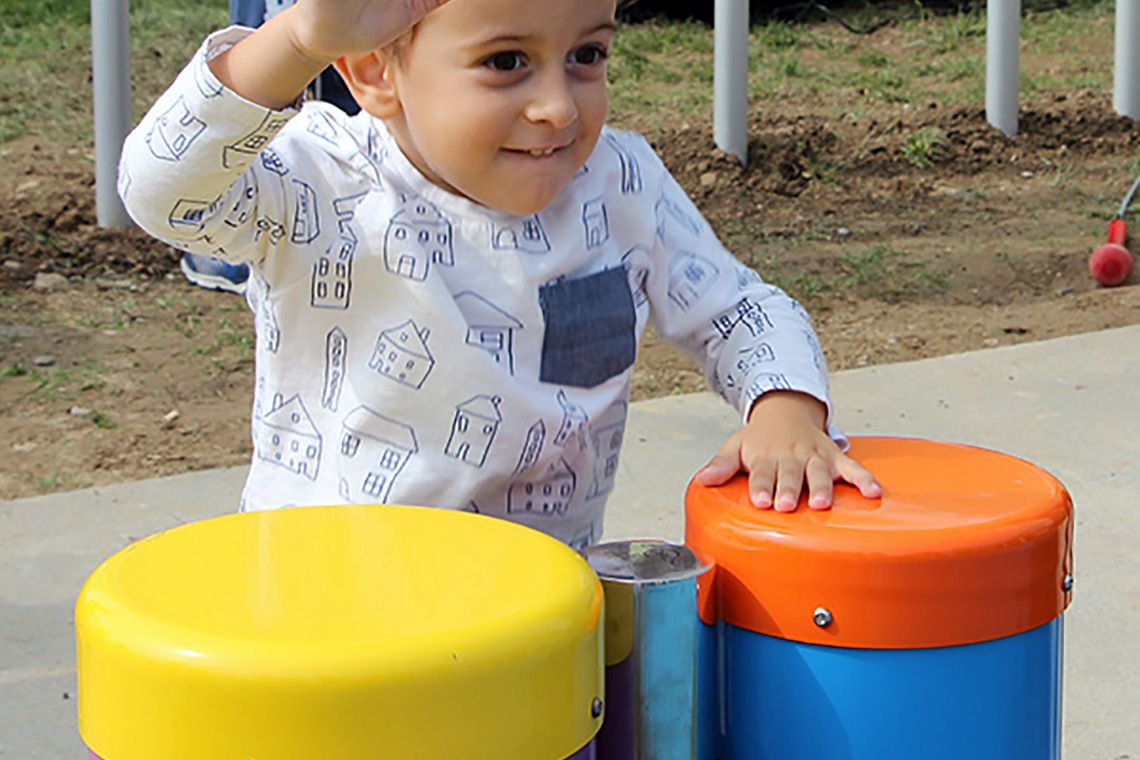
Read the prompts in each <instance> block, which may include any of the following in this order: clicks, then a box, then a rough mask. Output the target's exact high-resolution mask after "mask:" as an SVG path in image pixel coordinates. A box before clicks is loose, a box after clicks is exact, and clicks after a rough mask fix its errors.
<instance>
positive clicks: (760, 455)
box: [697, 391, 882, 512]
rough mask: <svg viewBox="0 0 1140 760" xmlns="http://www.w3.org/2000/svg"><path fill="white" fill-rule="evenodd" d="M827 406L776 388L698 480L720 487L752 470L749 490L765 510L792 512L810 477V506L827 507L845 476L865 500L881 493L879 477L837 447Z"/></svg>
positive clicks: (749, 478)
mask: <svg viewBox="0 0 1140 760" xmlns="http://www.w3.org/2000/svg"><path fill="white" fill-rule="evenodd" d="M826 414H827V409H826V407H825V406H824V405H823V403H821V402H820V401H819V400H817V399H815V398H813V397H811V396H808V395H806V394H803V393H796V392H789V391H776V392H771V393H766V394H764V395H763V396H761V397H760V399H759V400H758V401H757V402H756V404H755V406H753V408H752V413H751V415H750V416H749V418H748V424H747V425H746V426H745V427H744V428H743V429H742V430H740V431H739V432H737V433H735V434H734V435H733V436H732V437H730V438H729V439H728V441H727V442H725V444H724V445H723V446H721V448H720V451H718V452H717V454H716V456H714V457H713V458H712V460H711V461H710V462H709V463H708V464H707V465H705V466H704V468H702V469H701V471H700V472H698V473H697V482H698V483H701V484H702V485H706V486H715V485H720V484H721V483H726V482H728V480H730V479H731V478H732V477H733V476H734V475H736V473H737V472H740V471H742V470H743V471H744V472H747V473H748V493H749V496H750V497H751V499H752V503H753V504H755V505H756V506H757V507H760V508H761V509H769V508H772V507H775V509H776V511H777V512H791V511H792V510H794V509H795V508H796V504H797V503H798V502H799V498H800V492H801V491H802V490H803V486H804V483H805V481H806V483H807V487H808V506H809V507H811V508H812V509H828V508H829V507H830V506H831V501H832V486H833V484H834V482H835V481H836V480H843V481H845V482H847V483H850V484H852V485H853V486H855V487H857V488H858V489H859V492H860V493H861V494H863V496H865V497H867V498H877V497H879V496H881V495H882V489H881V488H880V487H879V483H878V481H876V480H875V477H874V476H873V475H871V473H870V472H868V471H867V469H866V468H864V467H863V466H862V465H861V464H859V463H858V462H856V461H855V460H854V459H852V458H851V457H849V456H847V455H846V454H844V453H843V452H841V451H840V450H839V447H838V446H836V445H835V442H834V441H832V440H831V437H830V436H828V434H827V431H826V430H825V427H824V423H825V417H826Z"/></svg>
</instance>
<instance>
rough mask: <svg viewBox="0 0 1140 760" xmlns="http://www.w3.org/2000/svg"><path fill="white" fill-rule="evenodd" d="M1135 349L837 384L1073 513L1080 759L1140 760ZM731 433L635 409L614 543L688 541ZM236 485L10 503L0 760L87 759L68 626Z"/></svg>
mask: <svg viewBox="0 0 1140 760" xmlns="http://www.w3.org/2000/svg"><path fill="white" fill-rule="evenodd" d="M1137 346H1140V326H1136V327H1127V328H1121V329H1117V330H1109V331H1105V332H1100V333H1092V334H1088V335H1081V336H1073V337H1069V338H1062V339H1058V340H1051V341H1045V342H1041V343H1032V344H1025V345H1021V346H1014V347H1007V348H997V349H991V350H987V351H979V352H975V353H969V354H960V355H957V356H950V357H944V358H939V359H930V360H924V361H918V362H910V363H906V364H895V365H886V366H879V367H871V368H867V369H862V370H854V371H848V372H841V373H837V374H836V376H835V378H834V383H833V384H834V395H835V400H836V404H837V408H838V409H839V421H840V423H841V424H842V425H843V427H844V428H845V429H846V430H847V431H848V432H849V433H851V434H855V435H857V434H860V433H876V434H883V435H901V436H915V437H922V438H931V439H937V440H944V441H956V442H963V443H973V444H977V445H981V446H986V447H989V448H993V449H997V450H1000V451H1004V452H1007V453H1010V454H1014V455H1016V456H1019V457H1021V458H1024V459H1028V460H1030V461H1032V462H1035V463H1037V464H1039V465H1041V466H1042V467H1044V468H1046V469H1048V470H1049V471H1051V472H1052V473H1053V474H1055V475H1056V476H1057V477H1058V478H1060V479H1061V481H1062V482H1063V483H1065V485H1066V486H1067V487H1068V488H1069V490H1070V492H1071V493H1072V495H1073V499H1074V502H1075V503H1076V505H1077V527H1076V539H1075V541H1076V549H1075V554H1076V589H1075V597H1074V603H1073V606H1072V607H1071V609H1070V611H1069V612H1068V614H1067V615H1066V621H1065V625H1066V642H1065V676H1064V678H1065V680H1064V754H1065V757H1066V758H1069V759H1070V760H1123V759H1124V758H1132V759H1133V760H1138V759H1140V710H1138V709H1137V708H1138V706H1140V509H1138V508H1137V506H1136V495H1137V485H1138V481H1140V478H1138V473H1137V463H1138V460H1140V439H1138V435H1137V431H1138V430H1140V390H1138V388H1140V383H1138V382H1137V379H1138V378H1140V350H1137ZM735 424H736V420H735V415H734V414H733V413H732V412H731V411H730V410H729V409H728V408H727V407H726V406H724V405H723V404H722V403H720V402H719V400H717V399H715V398H713V397H712V396H710V395H708V394H695V395H690V396H681V397H673V398H668V399H659V400H656V401H649V402H643V403H639V404H634V405H633V406H632V408H631V411H630V419H629V428H628V432H627V437H626V446H625V453H624V456H623V459H622V464H621V470H620V474H619V476H618V485H617V488H616V489H615V491H614V494H613V495H612V497H611V500H610V505H611V507H610V512H609V518H608V521H609V522H608V526H607V533H606V538H607V539H611V540H612V539H617V538H625V537H645V536H657V537H662V538H668V539H672V540H679V539H680V537H681V534H682V522H681V505H680V502H681V494H682V493H683V489H684V486H685V483H686V482H687V480H688V478H689V476H690V475H691V474H692V473H693V472H694V471H695V470H696V469H697V468H698V467H699V466H700V465H701V464H703V463H704V460H705V459H706V458H707V457H708V456H709V455H710V454H711V452H713V451H714V450H715V449H716V447H717V446H719V444H720V443H721V441H722V440H723V438H724V437H725V436H726V435H728V434H729V433H730V432H731V431H732V430H733V428H734V426H735ZM243 476H244V468H234V469H229V470H215V471H207V472H201V473H194V474H190V475H182V476H177V477H172V478H163V479H160V480H152V481H142V482H137V483H127V484H122V485H117V486H111V487H106V488H94V489H88V490H84V491H75V492H71V493H64V494H56V495H52V496H45V497H36V498H31V499H22V500H18V501H11V502H3V503H0V758H5V759H7V758H11V759H12V760H16V759H17V758H18V759H19V760H41V759H42V760H62V759H63V758H67V757H72V758H78V757H82V756H83V750H82V745H81V743H80V741H79V738H78V736H77V733H76V730H75V707H76V702H75V668H74V659H75V656H74V637H73V631H72V626H71V615H72V606H73V604H74V601H75V597H76V595H77V594H78V592H79V588H80V586H81V584H82V582H83V580H84V578H86V576H87V574H88V573H90V572H91V570H93V569H94V568H95V566H96V565H97V564H98V563H99V562H100V561H101V560H102V559H104V558H105V557H106V556H108V555H109V554H110V553H112V552H113V551H115V550H117V549H119V548H121V547H122V546H124V545H126V544H127V543H129V542H131V541H133V540H135V539H138V538H140V537H142V536H145V535H148V534H150V533H153V532H155V531H158V530H162V529H164V528H168V527H171V526H174V525H177V524H179V523H183V522H187V521H190V520H198V519H202V518H206V517H211V516H214V515H220V514H225V513H228V512H230V511H231V510H232V509H233V506H234V504H235V503H236V500H237V493H238V491H239V489H240V486H241V482H242V479H243ZM1011 760H1013V759H1011ZM1016 760H1022V759H1021V758H1017V759H1016ZM1025 760H1034V759H1033V758H1027V759H1025Z"/></svg>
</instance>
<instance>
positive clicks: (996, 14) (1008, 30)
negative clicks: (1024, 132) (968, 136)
mask: <svg viewBox="0 0 1140 760" xmlns="http://www.w3.org/2000/svg"><path fill="white" fill-rule="evenodd" d="M1020 40H1021V0H989V2H987V3H986V120H987V121H988V122H989V123H990V124H992V125H993V126H995V127H997V128H998V129H1000V130H1001V131H1002V132H1005V133H1006V134H1007V135H1010V136H1013V135H1016V134H1017V89H1018V78H1019V77H1020V76H1021V74H1020V62H1019V55H1020V51H1019V49H1018V48H1019V44H1020Z"/></svg>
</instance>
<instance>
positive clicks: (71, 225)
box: [0, 92, 1140, 498]
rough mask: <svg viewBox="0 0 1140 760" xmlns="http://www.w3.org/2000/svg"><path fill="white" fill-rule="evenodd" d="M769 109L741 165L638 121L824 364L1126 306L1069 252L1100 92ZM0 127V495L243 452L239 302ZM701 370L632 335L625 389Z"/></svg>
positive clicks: (1125, 299)
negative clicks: (793, 302) (835, 113)
mask: <svg viewBox="0 0 1140 760" xmlns="http://www.w3.org/2000/svg"><path fill="white" fill-rule="evenodd" d="M780 109H781V110H780V114H779V115H775V114H771V113H764V112H762V111H759V110H758V111H757V113H756V115H755V116H754V117H753V119H752V123H751V127H750V140H751V142H750V145H751V147H750V163H749V166H748V168H747V169H742V168H740V167H739V166H738V165H737V164H735V163H734V162H733V161H731V160H729V159H728V158H727V157H725V156H723V155H722V154H720V153H719V152H718V151H717V150H716V149H715V148H714V147H713V143H712V139H711V130H710V126H709V125H708V124H707V123H694V124H676V125H674V126H673V127H671V128H670V129H667V130H656V131H654V132H653V133H651V134H650V136H651V138H652V139H653V142H654V143H655V145H656V146H657V148H658V150H659V151H660V152H661V154H662V155H663V157H664V158H665V160H666V163H667V164H668V165H669V166H670V168H671V169H672V170H673V171H674V172H675V174H676V176H677V177H678V179H679V180H680V182H681V183H682V185H683V186H684V187H685V188H686V189H687V190H688V191H689V192H690V193H691V194H692V196H693V197H694V199H695V200H696V201H697V203H698V205H699V206H700V207H701V208H702V210H703V211H704V213H705V214H706V215H707V217H708V219H709V220H710V222H711V223H712V224H713V226H714V228H716V229H717V230H718V232H719V233H720V234H721V236H722V238H723V239H724V240H725V241H726V243H727V244H728V245H729V247H730V248H732V249H733V250H734V251H736V252H737V253H738V255H739V256H740V257H741V258H742V259H743V260H745V261H746V262H748V263H750V264H752V265H754V266H755V267H756V268H757V269H758V270H759V271H760V272H761V273H762V274H763V275H765V276H766V277H768V278H770V279H772V280H774V281H776V282H778V283H780V284H782V285H783V286H785V287H786V288H788V289H789V290H790V291H791V292H793V293H794V294H795V295H797V296H798V297H799V298H800V299H801V300H802V301H803V302H804V303H805V305H807V306H808V307H809V309H810V310H811V311H812V312H813V314H814V316H815V320H816V327H817V329H818V331H819V333H820V336H821V338H822V341H823V345H824V348H825V351H826V354H827V357H828V360H829V363H830V365H831V368H832V369H833V370H840V369H846V368H851V367H859V366H864V365H868V364H876V363H883V362H897V361H905V360H911V359H917V358H921V357H929V356H937V355H942V354H947V353H954V352H960V351H970V350H975V349H981V348H986V347H991V346H998V345H1006V344H1011V343H1017V342H1022V341H1031V340H1041V339H1045V338H1050V337H1054V336H1060V335H1067V334H1073V333H1082V332H1087V331H1092V330H1100V329H1103V328H1108V327H1115V326H1121V325H1127V324H1132V323H1136V322H1138V321H1140V289H1138V288H1137V287H1135V286H1134V285H1131V284H1127V285H1125V286H1123V287H1119V288H1113V289H1101V288H1097V287H1096V286H1095V283H1093V281H1092V280H1091V279H1090V277H1089V275H1088V272H1087V269H1086V263H1087V260H1088V255H1089V252H1090V250H1091V249H1092V248H1093V247H1094V246H1096V245H1097V244H1099V243H1100V242H1103V239H1104V235H1105V231H1106V226H1107V221H1108V219H1109V217H1110V216H1111V215H1112V214H1113V213H1115V211H1116V208H1117V206H1118V205H1119V204H1120V199H1121V198H1122V197H1123V195H1124V193H1125V191H1127V189H1128V187H1129V185H1130V182H1131V177H1128V176H1127V171H1125V169H1124V168H1123V167H1124V166H1125V165H1126V164H1127V162H1129V161H1134V160H1135V158H1136V157H1137V148H1138V143H1140V131H1138V129H1137V127H1136V125H1135V124H1134V123H1133V122H1131V121H1129V120H1126V119H1122V118H1119V117H1117V116H1115V115H1114V114H1113V112H1112V108H1111V104H1110V102H1109V98H1108V95H1107V94H1105V93H1093V92H1077V93H1072V94H1069V95H1067V96H1054V97H1052V98H1050V99H1049V100H1048V101H1047V102H1040V103H1032V104H1024V103H1023V106H1022V112H1021V129H1020V133H1019V134H1018V136H1017V137H1014V138H1007V137H1004V136H1002V135H1001V134H1000V133H997V132H996V131H995V130H993V129H991V128H990V127H989V126H988V125H986V123H985V118H984V114H983V113H982V111H981V109H966V110H961V109H957V110H955V109H947V108H944V107H941V106H939V105H938V104H937V103H933V102H932V103H931V104H930V105H929V106H928V107H924V108H907V107H903V106H896V105H890V106H884V107H883V108H882V109H880V115H879V116H878V117H876V119H869V118H863V119H857V118H854V117H851V116H848V117H846V118H844V119H840V120H831V121H825V120H824V119H823V118H822V117H819V116H816V115H813V113H812V110H811V104H795V103H782V104H780ZM915 135H925V138H924V142H916V140H915ZM0 148H2V150H0V152H2V153H3V155H4V158H3V163H4V165H5V166H6V168H7V171H5V172H3V173H2V174H0V218H3V219H4V220H5V221H4V222H3V228H2V229H0V424H3V426H4V434H3V436H2V438H0V441H2V443H0V452H3V456H0V498H14V497H21V496H28V495H33V494H37V493H45V492H50V491H55V490H62V489H73V488H79V487H84V486H88V485H97V484H105V483H110V482H115V481H123V480H129V479H136V478H143V477H152V476H159V475H167V474H173V473H179V472H184V471H188V470H196V469H201V468H208V467H218V466H226V465H237V464H241V463H243V462H245V461H247V460H248V457H249V453H250V441H249V412H250V409H249V407H250V398H251V383H252V335H251V324H252V323H251V319H250V315H249V314H248V312H247V310H246V307H245V304H244V301H243V300H242V299H241V298H239V297H236V296H233V295H229V294H223V293H216V292H211V291H205V290H201V289H198V288H195V287H192V286H190V285H188V284H186V283H185V282H184V281H183V280H182V279H181V276H180V275H179V274H178V273H177V255H176V254H175V253H174V252H172V251H171V250H170V249H168V248H166V247H165V246H163V245H161V244H158V243H156V242H154V241H152V240H151V239H149V238H148V237H147V236H146V235H145V234H143V233H141V232H139V231H107V230H101V229H99V228H97V227H96V226H95V218H94V217H95V215H94V202H93V176H92V167H91V157H90V156H89V155H87V154H86V153H85V152H84V151H80V150H76V149H67V150H59V151H53V150H52V149H51V148H50V147H49V146H48V145H45V144H42V143H41V142H40V141H38V140H37V139H36V138H31V137H29V138H22V139H20V140H18V141H16V142H11V143H7V144H5V145H3V146H0ZM916 151H917V152H916ZM1128 165H1131V166H1135V165H1136V164H1135V163H1132V164H1128ZM51 275H58V276H54V277H53V276H51ZM701 389H703V380H702V378H701V377H700V375H699V373H698V372H696V371H695V370H694V369H693V368H692V366H691V365H690V363H689V362H688V360H687V359H685V358H684V357H682V356H680V355H679V354H677V353H676V352H674V351H673V350H672V349H671V348H669V347H668V346H665V345H662V344H661V343H659V342H658V341H656V340H654V339H653V337H652V336H650V337H649V340H648V341H647V343H646V344H645V345H644V346H643V347H642V349H641V353H640V355H639V359H638V365H637V367H636V370H635V375H634V398H635V399H645V398H651V397H656V396H662V395H668V394H674V393H683V392H689V391H695V390H701Z"/></svg>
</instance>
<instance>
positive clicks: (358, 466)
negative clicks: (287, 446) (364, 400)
mask: <svg viewBox="0 0 1140 760" xmlns="http://www.w3.org/2000/svg"><path fill="white" fill-rule="evenodd" d="M419 450H420V447H419V443H418V442H417V441H416V431H415V430H414V429H413V428H412V426H411V425H407V424H404V423H403V422H398V421H397V420H394V419H392V418H390V417H386V416H384V415H383V414H380V413H379V412H377V411H375V410H373V409H369V408H368V407H365V406H358V407H356V408H355V409H353V410H352V412H350V413H349V414H348V416H346V417H345V418H344V423H343V425H342V426H341V435H340V442H339V446H338V447H337V457H338V459H339V462H340V467H339V470H340V472H341V478H340V487H339V491H340V496H341V498H342V499H344V500H345V501H348V502H354V503H368V502H372V503H382V502H386V501H388V499H389V496H390V495H391V493H392V487H393V486H394V485H395V483H396V479H397V478H398V477H399V476H400V473H401V472H403V470H404V467H405V466H406V465H407V464H408V461H409V460H410V459H411V458H412V456H413V455H415V454H416V453H418V452H419Z"/></svg>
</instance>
